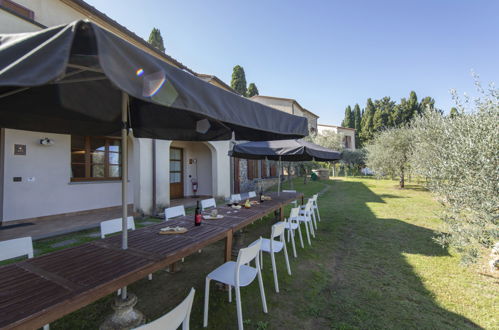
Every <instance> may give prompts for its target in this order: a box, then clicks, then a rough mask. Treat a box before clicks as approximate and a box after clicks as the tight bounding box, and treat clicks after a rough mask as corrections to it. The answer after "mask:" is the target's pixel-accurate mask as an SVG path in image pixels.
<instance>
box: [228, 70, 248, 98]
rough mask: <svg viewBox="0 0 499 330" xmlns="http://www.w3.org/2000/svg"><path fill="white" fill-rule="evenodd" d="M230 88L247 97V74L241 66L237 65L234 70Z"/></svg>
mask: <svg viewBox="0 0 499 330" xmlns="http://www.w3.org/2000/svg"><path fill="white" fill-rule="evenodd" d="M230 87H232V89H234V90H235V91H236V92H238V93H239V94H241V95H243V96H246V91H247V90H246V74H245V73H244V69H243V67H242V66H240V65H236V66H235V67H234V69H233V70H232V80H231V82H230Z"/></svg>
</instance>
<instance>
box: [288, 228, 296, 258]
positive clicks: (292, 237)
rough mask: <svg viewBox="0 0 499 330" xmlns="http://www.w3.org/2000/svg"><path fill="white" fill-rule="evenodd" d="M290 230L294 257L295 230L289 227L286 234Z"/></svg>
mask: <svg viewBox="0 0 499 330" xmlns="http://www.w3.org/2000/svg"><path fill="white" fill-rule="evenodd" d="M290 232H291V239H292V241H291V245H292V246H293V256H294V257H295V258H296V257H297V255H296V245H295V231H294V230H293V229H290V230H289V231H288V234H289V233H290Z"/></svg>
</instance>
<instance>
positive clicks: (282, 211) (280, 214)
mask: <svg viewBox="0 0 499 330" xmlns="http://www.w3.org/2000/svg"><path fill="white" fill-rule="evenodd" d="M279 221H284V206H281V208H280V209H279Z"/></svg>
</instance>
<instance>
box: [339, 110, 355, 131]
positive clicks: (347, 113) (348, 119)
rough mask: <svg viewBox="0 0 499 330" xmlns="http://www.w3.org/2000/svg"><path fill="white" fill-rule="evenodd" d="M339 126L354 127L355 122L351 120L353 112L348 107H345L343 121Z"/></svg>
mask: <svg viewBox="0 0 499 330" xmlns="http://www.w3.org/2000/svg"><path fill="white" fill-rule="evenodd" d="M341 126H343V127H350V128H354V127H355V120H354V118H353V112H352V108H351V107H350V106H347V107H346V109H345V119H343V121H342V122H341Z"/></svg>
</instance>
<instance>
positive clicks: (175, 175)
mask: <svg viewBox="0 0 499 330" xmlns="http://www.w3.org/2000/svg"><path fill="white" fill-rule="evenodd" d="M170 183H182V149H179V148H173V147H172V148H170Z"/></svg>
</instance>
